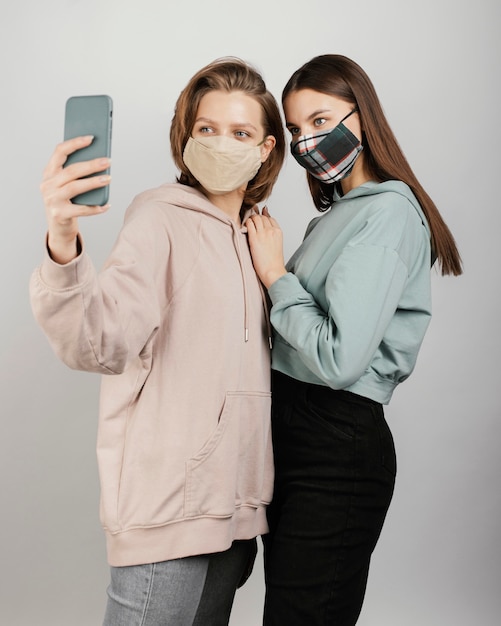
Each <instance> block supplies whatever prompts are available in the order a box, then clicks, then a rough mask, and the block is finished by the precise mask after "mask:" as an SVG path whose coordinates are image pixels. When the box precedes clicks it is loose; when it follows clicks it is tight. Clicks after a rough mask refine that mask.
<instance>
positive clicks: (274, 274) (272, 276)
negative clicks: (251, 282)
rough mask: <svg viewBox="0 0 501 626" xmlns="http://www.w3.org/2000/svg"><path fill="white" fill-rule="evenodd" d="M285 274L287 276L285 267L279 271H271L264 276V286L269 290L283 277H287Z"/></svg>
mask: <svg viewBox="0 0 501 626" xmlns="http://www.w3.org/2000/svg"><path fill="white" fill-rule="evenodd" d="M285 274H287V270H286V269H285V267H283V268H281V269H277V270H271V271H269V272H267V273H266V276H264V280H263V285H264V286H265V287H266V289H269V288H270V287H271V286H272V285H273V283H275V282H276V281H277V280H278V279H279V278H281V277H282V276H285Z"/></svg>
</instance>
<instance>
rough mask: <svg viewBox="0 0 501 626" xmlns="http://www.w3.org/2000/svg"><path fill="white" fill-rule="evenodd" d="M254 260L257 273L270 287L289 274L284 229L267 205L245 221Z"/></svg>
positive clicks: (264, 283)
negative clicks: (284, 246)
mask: <svg viewBox="0 0 501 626" xmlns="http://www.w3.org/2000/svg"><path fill="white" fill-rule="evenodd" d="M245 225H246V226H247V233H248V237H249V247H250V251H251V255H252V262H253V263H254V269H255V270H256V273H257V275H258V276H259V278H260V279H261V282H262V283H263V285H264V286H265V287H266V288H267V289H268V288H269V287H270V286H271V285H272V284H273V283H274V282H275V281H276V280H278V279H279V278H280V277H281V276H283V275H284V274H287V270H286V269H285V263H284V253H283V238H282V230H281V228H280V226H279V225H278V222H277V220H276V219H274V218H273V217H271V215H270V214H269V213H268V209H267V208H266V207H265V208H264V209H263V212H262V214H261V215H260V214H259V213H253V214H252V215H251V216H250V217H249V218H248V220H247V221H246V222H245Z"/></svg>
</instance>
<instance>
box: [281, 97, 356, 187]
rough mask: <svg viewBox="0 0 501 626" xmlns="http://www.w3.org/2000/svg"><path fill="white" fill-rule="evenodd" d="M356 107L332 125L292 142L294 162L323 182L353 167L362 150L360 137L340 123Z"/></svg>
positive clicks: (331, 180) (337, 176) (335, 179)
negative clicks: (329, 127)
mask: <svg viewBox="0 0 501 626" xmlns="http://www.w3.org/2000/svg"><path fill="white" fill-rule="evenodd" d="M357 110H358V109H357V108H355V109H353V111H351V112H350V113H348V115H346V116H345V117H343V119H342V120H341V121H340V122H339V124H338V125H337V126H335V127H334V128H332V129H330V130H327V131H322V132H320V133H316V134H314V135H302V136H301V137H299V138H298V139H296V141H293V142H292V143H291V153H292V156H293V157H294V158H295V159H296V161H297V162H298V163H299V165H301V167H304V168H305V169H306V170H308V172H309V173H310V174H311V175H312V176H314V177H315V178H318V180H321V181H322V182H323V183H328V184H329V183H335V182H336V181H338V180H341V179H342V178H345V176H348V174H349V173H350V172H351V170H352V169H353V166H354V165H355V161H356V160H357V157H358V155H359V154H360V152H361V151H362V148H363V146H362V144H361V142H360V140H359V139H358V138H357V137H355V135H354V134H353V133H352V132H351V131H350V130H349V129H348V128H346V126H345V125H344V124H343V122H344V120H345V119H346V118H348V117H350V115H352V114H353V113H355V112H356V111H357Z"/></svg>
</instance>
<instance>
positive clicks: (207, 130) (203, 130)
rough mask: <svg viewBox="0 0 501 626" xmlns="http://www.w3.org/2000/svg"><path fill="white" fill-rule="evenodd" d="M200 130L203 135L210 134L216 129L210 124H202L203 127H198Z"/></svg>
mask: <svg viewBox="0 0 501 626" xmlns="http://www.w3.org/2000/svg"><path fill="white" fill-rule="evenodd" d="M198 132H199V133H201V134H202V135H208V134H210V133H213V132H214V129H213V128H211V127H210V126H201V127H200V128H199V129H198Z"/></svg>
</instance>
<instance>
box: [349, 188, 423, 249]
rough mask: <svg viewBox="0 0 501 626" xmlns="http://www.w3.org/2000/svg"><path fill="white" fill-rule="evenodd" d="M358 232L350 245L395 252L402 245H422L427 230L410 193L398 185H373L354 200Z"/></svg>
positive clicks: (420, 210)
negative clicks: (408, 243) (407, 242)
mask: <svg viewBox="0 0 501 626" xmlns="http://www.w3.org/2000/svg"><path fill="white" fill-rule="evenodd" d="M357 198H358V199H359V201H360V203H359V204H358V203H357V204H358V210H357V211H356V217H355V218H354V219H356V220H358V229H357V232H356V235H355V237H354V239H353V241H352V244H353V245H357V244H371V245H381V246H384V247H388V248H392V249H394V250H398V249H399V248H400V247H401V246H402V243H403V242H404V241H415V242H420V243H422V244H424V243H425V242H426V241H428V240H429V228H428V224H427V221H426V218H425V217H424V214H423V212H422V209H421V207H420V206H419V203H418V201H417V199H416V197H415V196H414V194H413V193H412V191H411V189H410V188H409V187H408V186H407V185H406V184H405V183H402V182H400V181H387V182H385V183H379V184H372V185H371V186H369V187H368V189H367V192H366V193H361V194H359V195H358V196H357Z"/></svg>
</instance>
